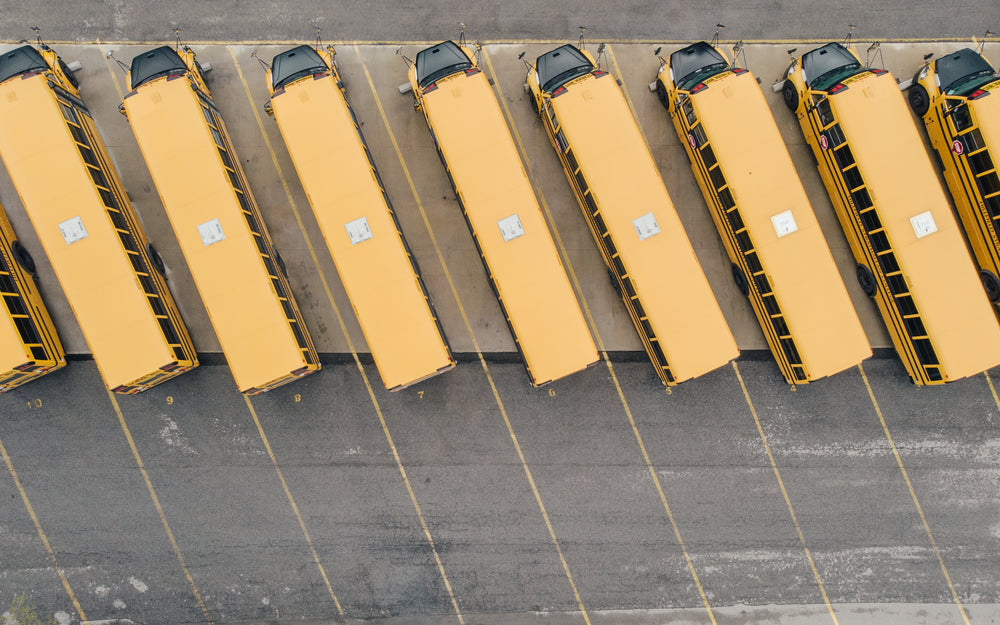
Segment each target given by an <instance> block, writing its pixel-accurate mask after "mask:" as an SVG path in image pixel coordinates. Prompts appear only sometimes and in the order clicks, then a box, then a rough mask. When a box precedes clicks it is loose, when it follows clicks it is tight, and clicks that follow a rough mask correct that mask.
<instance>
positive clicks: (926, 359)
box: [786, 60, 1000, 384]
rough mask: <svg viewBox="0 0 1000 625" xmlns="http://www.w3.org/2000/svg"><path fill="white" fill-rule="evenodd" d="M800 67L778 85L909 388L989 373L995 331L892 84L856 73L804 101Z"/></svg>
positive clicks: (999, 358) (887, 78)
mask: <svg viewBox="0 0 1000 625" xmlns="http://www.w3.org/2000/svg"><path fill="white" fill-rule="evenodd" d="M800 63H801V60H799V61H796V62H795V63H793V65H792V67H791V68H790V69H789V76H788V79H789V80H790V81H792V82H791V85H792V87H791V88H794V89H797V91H798V93H799V96H798V102H797V103H796V104H797V106H796V109H795V110H796V114H797V116H798V119H799V124H800V126H801V127H802V131H803V134H804V135H805V138H806V142H807V143H808V144H809V146H810V147H811V148H812V150H813V154H814V155H815V156H816V160H817V161H818V162H819V171H820V174H821V176H822V178H823V183H824V184H825V185H826V188H827V193H828V194H829V196H830V199H831V200H832V202H833V204H834V208H835V209H836V212H837V216H838V218H839V219H840V223H841V226H842V228H843V230H844V232H845V234H846V235H847V240H848V242H849V243H850V245H851V250H852V251H853V253H854V258H855V260H857V262H858V263H859V265H861V266H862V267H863V268H864V270H866V271H868V272H870V275H871V276H872V277H874V280H875V287H876V289H875V292H874V293H873V296H874V298H875V301H876V303H877V305H878V308H879V312H880V313H881V314H882V317H883V319H884V320H885V323H886V326H887V328H888V330H889V335H890V337H891V338H892V342H893V346H894V347H895V348H896V351H897V352H898V353H899V356H900V358H901V360H902V361H903V364H904V366H905V367H906V370H907V373H909V375H910V378H911V380H913V382H914V383H915V384H941V383H944V382H949V381H952V380H957V379H960V378H964V377H968V376H971V375H976V374H978V373H981V372H982V371H985V370H987V369H989V368H991V367H995V366H997V365H998V364H1000V325H998V324H997V319H996V317H995V315H994V314H993V311H992V310H991V306H990V304H989V301H988V300H987V299H986V295H985V294H984V292H983V288H982V284H981V283H980V281H979V279H978V278H977V272H976V269H975V267H974V265H973V264H972V260H971V258H970V257H969V252H968V249H967V248H966V245H965V241H964V240H963V239H962V235H961V232H960V231H959V228H958V225H957V223H956V221H955V218H954V216H953V214H952V211H951V207H950V205H949V204H948V200H947V198H945V195H944V191H943V190H942V188H941V185H940V184H939V182H938V180H937V176H936V175H935V173H934V168H933V166H932V165H931V162H930V159H929V158H928V155H927V151H926V149H925V148H924V145H923V143H922V142H921V140H920V136H919V135H918V134H917V129H916V126H915V125H914V123H913V119H912V117H910V112H909V110H907V106H906V103H905V102H904V100H903V96H902V94H901V92H900V91H899V88H898V86H897V85H896V82H895V81H894V80H893V78H892V75H891V74H889V73H888V72H886V71H884V70H864V69H862V70H861V71H859V72H857V73H855V74H853V75H851V76H849V77H847V78H844V79H843V80H841V81H839V83H838V84H839V85H841V86H840V87H839V88H838V87H837V86H836V85H833V86H831V87H830V91H829V92H826V91H813V90H811V89H809V88H808V87H807V86H806V85H805V84H804V82H803V81H802V80H801V65H800ZM787 101H788V100H787V98H786V102H787ZM845 149H846V150H849V152H847V153H843V152H842V150H845ZM848 157H850V158H848ZM838 158H840V159H841V161H842V163H843V164H841V163H838V160H837V159H838ZM848 161H849V162H848ZM845 172H846V174H845ZM859 183H860V184H859ZM918 235H919V236H918ZM859 271H861V270H859Z"/></svg>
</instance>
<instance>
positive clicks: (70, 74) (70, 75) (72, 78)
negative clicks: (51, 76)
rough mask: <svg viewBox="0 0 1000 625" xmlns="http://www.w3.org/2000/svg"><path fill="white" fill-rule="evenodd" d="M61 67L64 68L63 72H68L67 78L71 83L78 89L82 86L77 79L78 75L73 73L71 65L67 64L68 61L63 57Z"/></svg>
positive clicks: (60, 61)
mask: <svg viewBox="0 0 1000 625" xmlns="http://www.w3.org/2000/svg"><path fill="white" fill-rule="evenodd" d="M59 69H61V70H62V73H63V74H66V80H68V81H69V84H71V85H73V86H74V87H76V88H77V89H79V88H80V81H79V80H77V79H76V76H74V75H73V72H72V70H70V68H69V66H68V65H66V63H65V62H64V61H63V60H62V59H59Z"/></svg>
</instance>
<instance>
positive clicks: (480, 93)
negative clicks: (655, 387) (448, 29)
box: [409, 41, 598, 386]
mask: <svg viewBox="0 0 1000 625" xmlns="http://www.w3.org/2000/svg"><path fill="white" fill-rule="evenodd" d="M409 80H410V86H411V87H412V89H413V95H414V97H415V99H416V107H417V108H418V109H419V110H421V111H423V113H424V119H425V120H426V121H427V126H428V128H430V131H431V139H432V141H433V142H434V147H435V148H436V149H437V151H438V154H439V155H440V157H441V162H442V163H443V164H444V166H445V169H446V171H447V173H448V179H449V180H450V182H451V185H452V188H453V189H454V190H455V195H456V196H458V201H459V205H460V206H461V207H462V213H463V214H464V215H465V219H466V222H467V223H468V226H469V229H470V230H471V231H472V236H473V239H474V240H475V242H476V246H477V248H478V249H479V255H480V257H481V258H482V261H483V266H484V267H485V268H486V275H487V276H489V279H490V285H491V286H492V288H493V292H494V294H495V295H496V297H497V300H498V301H499V302H500V307H501V308H502V310H503V314H504V317H506V319H507V324H508V325H509V326H510V330H511V333H512V334H513V335H514V342H515V344H516V345H517V348H518V351H519V352H520V354H521V357H522V358H523V359H524V364H525V367H526V368H527V370H528V376H529V377H530V379H531V383H532V385H534V386H539V385H541V384H545V383H547V382H551V381H552V380H556V379H558V378H561V377H563V376H566V375H569V374H571V373H574V372H576V371H580V370H581V369H584V368H586V367H588V366H591V365H593V364H596V363H597V362H598V354H597V348H596V347H595V346H594V339H593V337H591V335H590V331H589V330H588V329H587V323H586V321H585V320H584V318H583V313H582V312H581V311H580V306H579V304H578V303H577V300H576V296H575V295H574V293H573V288H572V287H571V286H570V283H569V279H568V278H567V277H566V271H565V269H564V268H563V265H562V261H561V260H560V259H559V254H558V252H557V250H556V246H555V244H554V243H553V241H552V235H551V233H550V232H549V230H548V227H547V226H546V224H545V219H544V217H543V216H542V211H541V209H540V208H539V205H538V199H537V198H536V197H535V192H534V190H533V189H532V187H531V183H530V181H529V180H528V175H527V173H526V172H525V170H524V164H523V163H522V162H521V158H520V156H519V155H518V153H517V148H516V147H515V146H514V140H513V139H512V138H511V136H510V131H509V130H508V129H507V123H506V121H505V120H504V117H503V113H502V112H501V111H500V105H499V104H497V101H496V97H495V95H494V94H493V89H492V87H491V86H490V83H489V81H488V80H487V79H486V75H485V74H483V72H482V70H480V68H479V65H478V63H477V62H476V58H475V55H474V54H473V52H472V51H471V50H469V49H468V48H466V47H465V46H459V45H457V44H456V43H454V42H452V41H445V42H443V43H439V44H437V45H435V46H431V47H429V48H425V49H424V50H421V51H420V52H419V53H418V54H417V58H416V60H415V62H414V63H413V66H412V67H411V68H410V72H409Z"/></svg>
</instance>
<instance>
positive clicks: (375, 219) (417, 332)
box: [268, 46, 455, 390]
mask: <svg viewBox="0 0 1000 625" xmlns="http://www.w3.org/2000/svg"><path fill="white" fill-rule="evenodd" d="M302 48H305V50H303V49H302ZM310 53H311V55H312V56H311V57H310V60H311V61H312V62H314V63H319V65H316V66H315V67H314V68H313V69H314V73H313V72H310V73H307V74H306V75H305V76H304V77H301V78H297V79H295V80H294V81H291V82H288V83H284V84H282V86H281V87H280V88H278V89H277V90H275V88H274V84H273V80H272V77H273V72H274V69H275V68H278V67H280V65H281V62H280V60H279V59H278V58H277V57H276V59H275V63H272V71H271V72H269V73H268V89H269V91H270V92H271V103H270V107H271V108H270V109H269V112H272V113H273V115H274V118H275V120H276V121H277V123H278V128H280V130H281V136H282V137H283V138H284V140H285V145H286V146H288V152H289V154H290V155H291V157H292V162H293V163H294V164H295V170H296V171H297V172H298V174H299V179H300V180H301V181H302V186H303V188H304V189H305V192H306V195H307V196H308V197H309V202H310V204H311V205H312V208H313V213H314V214H315V215H316V221H317V222H319V226H320V230H321V231H322V233H323V238H324V240H325V241H326V244H327V247H328V248H329V250H330V254H331V255H332V256H333V260H334V263H335V264H336V266H337V272H338V273H339V274H340V279H341V282H343V284H344V290H345V291H346V292H347V296H348V298H349V299H350V300H351V305H352V306H353V307H354V312H355V314H356V316H357V319H358V323H359V324H360V326H361V331H362V332H363V333H364V336H365V340H366V341H367V343H368V347H369V349H370V350H371V354H372V358H373V359H374V360H375V365H376V367H377V368H378V370H379V374H380V375H381V377H382V383H383V384H384V385H385V387H386V388H387V389H389V390H399V389H401V388H404V387H406V386H409V385H411V384H414V383H416V382H419V381H421V380H423V379H426V378H429V377H431V376H434V375H437V374H438V373H442V372H444V371H447V370H449V369H451V368H452V367H454V366H455V361H454V359H453V358H452V355H451V350H450V349H449V347H448V343H447V341H446V339H445V337H444V333H443V331H442V330H441V326H440V324H439V323H438V320H437V316H436V315H435V313H434V310H433V308H432V307H431V305H430V300H429V298H428V295H427V290H426V288H425V287H424V284H423V280H421V278H420V272H419V270H418V268H417V265H416V260H415V259H414V258H413V256H412V255H411V253H410V250H409V248H408V247H407V245H406V241H405V240H404V238H403V234H402V231H401V229H400V227H399V223H398V222H397V221H396V216H395V214H394V213H393V210H392V206H391V204H390V203H389V198H388V196H387V195H386V194H385V190H384V188H383V185H382V181H381V178H379V176H378V172H377V170H376V168H375V165H374V162H373V161H372V159H371V155H370V153H369V151H368V146H367V144H366V143H365V140H364V136H363V135H362V134H361V129H360V127H359V125H358V123H357V121H356V117H355V116H354V112H353V111H352V110H351V107H350V104H349V103H348V101H347V98H346V94H345V92H344V89H343V87H342V85H341V83H340V76H339V74H338V72H337V69H336V67H335V66H334V64H333V63H332V58H331V57H330V55H329V53H328V52H326V51H324V50H319V51H316V50H312V49H311V48H309V47H308V46H301V47H300V48H296V49H294V50H291V51H288V52H286V53H283V54H285V55H288V54H293V55H297V57H298V58H302V57H305V56H306V55H309V54H310ZM279 56H280V55H279ZM286 58H288V57H286ZM295 59H296V57H292V58H290V59H288V60H289V61H292V60H295ZM362 220H363V221H362ZM352 236H353V239H352ZM354 241H357V242H356V243H355V242H354Z"/></svg>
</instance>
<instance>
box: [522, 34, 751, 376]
mask: <svg viewBox="0 0 1000 625" xmlns="http://www.w3.org/2000/svg"><path fill="white" fill-rule="evenodd" d="M568 48H572V46H563V47H562V48H559V49H557V51H553V52H552V53H549V54H553V53H556V52H558V53H559V54H572V53H573V52H574V51H576V53H577V54H584V55H586V53H585V52H582V51H579V50H577V49H576V48H573V49H572V50H569V49H568ZM584 58H586V59H588V60H589V61H590V62H591V63H593V60H592V59H591V58H590V57H589V55H587V56H586V57H584ZM581 60H582V59H581ZM528 86H529V87H530V89H531V90H532V92H533V94H534V96H535V102H536V103H537V104H538V105H540V106H538V109H539V110H540V116H541V118H542V121H543V125H544V126H545V130H546V132H547V133H548V135H549V139H550V140H551V142H552V146H553V147H554V148H555V150H556V152H557V154H558V155H559V160H560V162H561V163H562V165H563V171H564V173H565V174H566V178H567V180H568V181H569V183H570V187H571V188H572V189H573V193H574V195H575V196H576V198H577V201H578V203H579V205H580V209H581V210H582V211H583V214H584V217H585V218H586V220H587V223H588V225H589V226H590V230H591V234H592V235H593V236H594V240H595V242H596V243H597V246H598V248H599V249H600V250H601V255H602V257H603V258H604V262H605V264H606V265H607V266H608V268H609V271H610V273H611V275H612V278H613V280H614V281H615V282H616V283H617V290H618V292H619V293H620V294H621V296H622V299H623V301H624V303H625V307H626V309H627V310H628V311H629V316H630V317H631V319H632V322H633V324H634V325H635V327H636V330H637V331H638V333H639V338H640V339H641V340H642V342H643V347H644V348H645V350H646V352H647V353H648V354H649V356H650V360H651V362H652V363H653V367H654V369H655V371H656V373H657V375H658V376H659V378H660V380H661V381H662V382H663V383H664V384H669V385H673V384H678V383H680V382H683V381H684V380H688V379H690V378H694V377H697V376H700V375H703V374H705V373H708V372H709V371H712V370H714V369H717V368H718V367H720V366H722V365H724V364H726V363H727V362H729V361H730V360H732V359H734V358H736V357H737V356H738V355H739V350H738V348H737V346H736V341H735V340H734V339H733V335H732V333H731V332H730V330H729V326H728V325H727V324H726V320H725V318H724V317H723V315H722V311H721V309H720V308H719V304H718V302H717V301H716V299H715V295H714V294H713V293H712V289H711V287H710V286H709V284H708V280H707V279H706V278H705V274H704V272H703V271H702V269H701V265H700V264H699V263H698V259H697V257H696V256H695V253H694V249H693V248H692V247H691V243H690V241H689V240H688V238H687V234H686V233H685V231H684V227H683V225H682V224H681V221H680V218H679V217H678V216H677V212H676V210H675V208H674V205H673V202H672V201H671V199H670V196H669V194H668V193H667V189H666V186H665V185H664V184H663V179H662V178H661V177H660V173H659V171H658V169H657V167H656V163H655V162H654V161H653V156H652V153H651V152H650V151H649V146H648V145H647V144H646V141H645V139H644V138H643V136H642V132H641V131H640V129H639V126H638V124H637V123H636V121H635V117H634V116H633V115H632V113H631V111H630V110H629V108H628V103H627V102H626V101H625V97H624V95H623V94H622V91H621V88H619V87H618V84H617V83H616V82H615V80H614V78H613V77H611V75H610V74H608V73H607V72H602V71H599V70H596V67H595V71H593V72H589V73H586V74H584V75H583V76H582V77H579V78H576V79H573V80H572V81H570V82H567V83H565V84H563V85H561V86H560V89H562V91H559V94H558V95H557V96H555V97H553V96H552V94H551V93H548V92H543V91H542V89H541V86H540V85H539V82H538V70H537V62H536V66H535V68H533V69H532V70H531V71H530V72H529V74H528ZM650 217H651V219H650ZM637 220H639V221H638V223H639V224H641V223H642V220H646V221H648V223H650V224H653V223H655V225H656V229H658V230H659V231H658V232H656V233H655V234H651V235H649V236H643V237H642V238H640V237H641V235H640V234H639V233H638V231H637V227H641V225H639V226H637V225H636V224H637Z"/></svg>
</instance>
